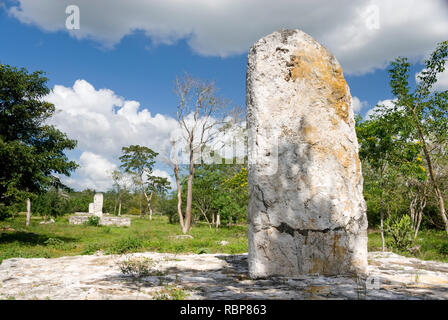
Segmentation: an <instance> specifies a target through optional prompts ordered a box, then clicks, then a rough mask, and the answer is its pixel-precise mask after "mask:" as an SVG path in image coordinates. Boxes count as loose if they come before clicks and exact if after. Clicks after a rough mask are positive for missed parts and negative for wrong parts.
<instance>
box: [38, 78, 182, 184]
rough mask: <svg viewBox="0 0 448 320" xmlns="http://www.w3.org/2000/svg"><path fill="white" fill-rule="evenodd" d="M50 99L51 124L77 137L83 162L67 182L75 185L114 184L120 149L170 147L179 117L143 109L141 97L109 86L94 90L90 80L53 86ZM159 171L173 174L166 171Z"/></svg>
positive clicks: (48, 98)
mask: <svg viewBox="0 0 448 320" xmlns="http://www.w3.org/2000/svg"><path fill="white" fill-rule="evenodd" d="M45 100H46V101H48V102H51V103H53V104H54V105H55V107H56V113H55V115H54V116H53V117H52V118H51V119H50V121H49V123H50V124H53V125H55V126H56V127H57V128H58V129H60V130H61V131H62V132H65V133H67V135H68V136H69V137H70V138H71V139H75V140H77V141H78V145H77V150H79V151H80V152H82V153H81V156H80V157H79V159H73V160H75V161H77V162H78V163H79V164H80V167H79V168H78V169H77V170H76V172H75V174H74V175H73V177H70V178H64V181H65V182H66V183H67V184H68V185H69V186H71V187H73V188H75V189H84V188H91V189H97V190H101V191H105V190H107V189H108V188H110V187H111V186H112V179H111V177H110V175H111V172H112V171H113V170H114V169H116V168H117V167H118V165H119V163H118V157H119V156H120V155H121V148H122V147H123V146H129V145H132V144H138V145H144V146H147V147H149V148H151V149H153V150H154V151H156V152H162V151H163V150H165V147H166V145H167V144H169V139H170V135H171V133H172V132H173V131H174V130H175V129H176V128H177V122H176V120H175V119H173V118H171V117H168V116H164V115H161V114H156V115H155V116H152V115H151V113H150V112H149V111H148V110H147V109H142V110H140V109H139V107H140V104H139V103H138V102H137V101H131V100H125V99H124V98H122V97H119V96H117V95H116V94H115V93H114V92H113V91H112V90H109V89H98V90H97V89H95V88H94V87H93V86H92V85H91V84H90V83H89V82H87V81H85V80H77V81H76V82H75V83H74V85H73V87H64V86H60V85H56V86H54V88H53V90H52V92H51V93H50V94H49V95H48V96H46V98H45ZM156 172H157V173H158V175H160V176H163V177H169V174H168V173H167V172H165V171H163V170H160V169H158V170H157V171H156Z"/></svg>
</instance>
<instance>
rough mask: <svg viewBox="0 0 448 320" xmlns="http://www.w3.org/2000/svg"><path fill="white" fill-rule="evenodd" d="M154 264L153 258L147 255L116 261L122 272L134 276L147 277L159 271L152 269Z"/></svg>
mask: <svg viewBox="0 0 448 320" xmlns="http://www.w3.org/2000/svg"><path fill="white" fill-rule="evenodd" d="M155 264H156V263H155V262H154V260H152V259H151V258H149V257H148V258H147V257H136V258H127V259H125V260H122V261H119V262H117V265H118V267H119V268H120V270H121V272H122V273H123V274H127V275H131V276H133V277H135V278H141V277H147V276H150V275H153V274H154V273H155V272H156V273H159V271H157V270H153V267H154V266H155Z"/></svg>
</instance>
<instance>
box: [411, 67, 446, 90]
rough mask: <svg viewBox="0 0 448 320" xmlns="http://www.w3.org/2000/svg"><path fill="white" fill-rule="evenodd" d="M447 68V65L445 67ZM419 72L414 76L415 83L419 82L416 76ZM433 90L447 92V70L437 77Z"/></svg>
mask: <svg viewBox="0 0 448 320" xmlns="http://www.w3.org/2000/svg"><path fill="white" fill-rule="evenodd" d="M446 67H448V64H447V65H446ZM419 74H420V72H417V73H416V74H415V82H417V83H418V82H419V79H418V75H419ZM433 89H434V90H438V91H445V90H448V68H446V69H445V70H444V71H443V72H441V73H439V74H438V75H437V82H436V83H435V84H434V86H433Z"/></svg>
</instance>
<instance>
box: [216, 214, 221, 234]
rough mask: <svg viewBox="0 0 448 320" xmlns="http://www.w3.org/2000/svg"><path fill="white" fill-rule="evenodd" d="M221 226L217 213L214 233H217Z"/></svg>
mask: <svg viewBox="0 0 448 320" xmlns="http://www.w3.org/2000/svg"><path fill="white" fill-rule="evenodd" d="M220 224H221V219H220V217H219V213H218V214H217V215H216V231H218V228H219V225H220Z"/></svg>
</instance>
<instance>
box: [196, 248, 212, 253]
mask: <svg viewBox="0 0 448 320" xmlns="http://www.w3.org/2000/svg"><path fill="white" fill-rule="evenodd" d="M204 253H210V249H209V248H200V249H199V250H198V254H204Z"/></svg>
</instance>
